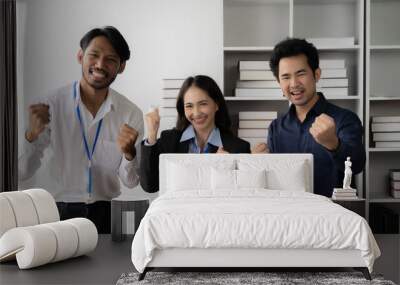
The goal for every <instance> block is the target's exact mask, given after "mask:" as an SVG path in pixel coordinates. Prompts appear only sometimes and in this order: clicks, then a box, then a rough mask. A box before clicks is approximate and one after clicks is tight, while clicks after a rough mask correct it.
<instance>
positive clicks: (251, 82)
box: [235, 60, 282, 98]
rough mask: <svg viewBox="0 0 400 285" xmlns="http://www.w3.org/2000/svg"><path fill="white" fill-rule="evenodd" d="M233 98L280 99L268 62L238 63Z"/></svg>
mask: <svg viewBox="0 0 400 285" xmlns="http://www.w3.org/2000/svg"><path fill="white" fill-rule="evenodd" d="M235 96H236V97H264V98H265V97H273V98H274V97H278V98H280V97H282V91H281V88H280V87H279V84H278V82H277V81H276V79H275V76H274V75H273V73H272V71H271V69H270V67H269V61H261V60H260V61H239V81H237V83H236V89H235Z"/></svg>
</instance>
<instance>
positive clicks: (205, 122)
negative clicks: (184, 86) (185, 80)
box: [183, 86, 218, 132]
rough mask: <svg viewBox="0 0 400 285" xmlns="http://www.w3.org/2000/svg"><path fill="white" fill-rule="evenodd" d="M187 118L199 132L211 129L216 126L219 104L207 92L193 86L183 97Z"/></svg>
mask: <svg viewBox="0 0 400 285" xmlns="http://www.w3.org/2000/svg"><path fill="white" fill-rule="evenodd" d="M183 105H184V110H185V117H186V119H187V120H188V121H189V122H190V123H191V124H192V126H193V128H194V129H195V130H196V131H197V132H204V131H211V130H212V129H213V128H214V127H215V113H216V112H217V111H218V105H217V104H216V103H215V102H214V100H213V99H211V97H210V96H208V94H207V92H205V91H204V90H202V89H200V88H198V87H196V86H191V87H190V88H189V89H188V90H187V91H186V93H185V95H184V97H183Z"/></svg>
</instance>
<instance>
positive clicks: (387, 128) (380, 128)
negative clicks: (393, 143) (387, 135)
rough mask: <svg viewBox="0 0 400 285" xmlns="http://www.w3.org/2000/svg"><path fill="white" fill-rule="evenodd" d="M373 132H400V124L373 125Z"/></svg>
mask: <svg viewBox="0 0 400 285" xmlns="http://www.w3.org/2000/svg"><path fill="white" fill-rule="evenodd" d="M371 130H372V131H373V132H400V123H372V124H371Z"/></svg>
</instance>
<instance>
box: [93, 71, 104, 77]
mask: <svg viewBox="0 0 400 285" xmlns="http://www.w3.org/2000/svg"><path fill="white" fill-rule="evenodd" d="M93 75H94V76H96V77H101V78H103V77H105V75H104V73H102V72H97V71H93Z"/></svg>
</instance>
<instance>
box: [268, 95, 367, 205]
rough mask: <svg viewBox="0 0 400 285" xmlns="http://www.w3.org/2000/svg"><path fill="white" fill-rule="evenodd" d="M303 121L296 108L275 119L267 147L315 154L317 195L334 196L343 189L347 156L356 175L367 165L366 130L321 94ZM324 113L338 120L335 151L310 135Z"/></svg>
mask: <svg viewBox="0 0 400 285" xmlns="http://www.w3.org/2000/svg"><path fill="white" fill-rule="evenodd" d="M318 96H319V99H318V101H317V103H316V104H315V105H314V106H313V108H312V109H311V110H310V111H309V112H308V113H307V116H306V118H305V120H304V121H303V122H300V120H299V119H298V118H297V115H296V109H295V106H294V105H291V106H290V108H289V111H288V112H287V113H286V114H285V115H283V116H280V117H279V118H278V119H276V120H274V121H273V122H272V123H271V125H270V127H269V130H268V147H269V149H270V152H271V153H312V154H313V156H314V193H316V194H320V195H324V196H327V197H331V196H332V191H333V188H334V187H342V186H343V185H342V184H343V175H344V174H343V172H344V162H345V160H346V157H347V156H350V157H351V161H352V162H353V165H352V171H353V174H357V173H359V172H361V171H362V170H363V168H364V165H365V149H364V146H363V142H362V134H363V128H362V125H361V122H360V120H359V118H358V117H357V115H356V114H354V113H353V112H351V111H349V110H346V109H343V108H340V107H338V106H336V105H333V104H331V103H329V102H328V101H327V100H326V99H325V98H324V96H323V95H322V94H321V93H318ZM322 113H325V114H327V115H328V116H330V117H332V118H333V119H334V120H335V124H336V135H337V137H338V138H339V147H338V149H337V150H336V151H334V152H332V151H329V150H327V149H326V148H324V147H323V146H322V145H320V144H319V143H317V142H316V141H315V140H314V138H313V137H312V135H311V134H310V132H309V129H310V128H311V125H312V123H313V122H314V120H315V119H316V117H318V116H319V115H321V114H322Z"/></svg>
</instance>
